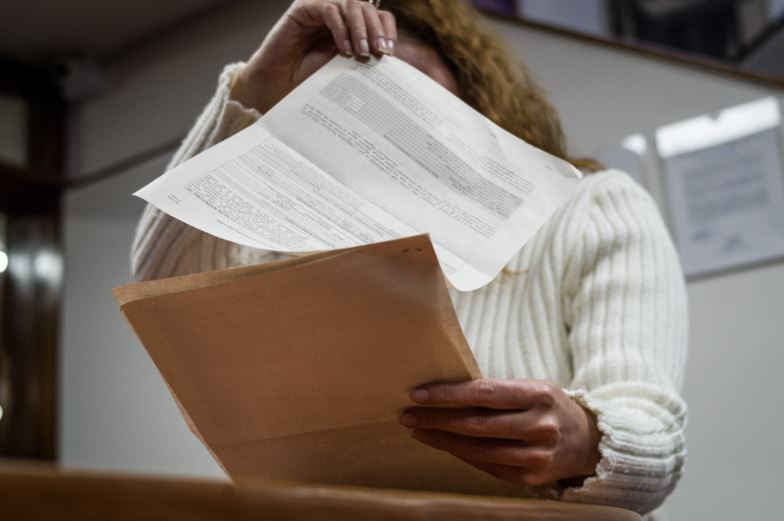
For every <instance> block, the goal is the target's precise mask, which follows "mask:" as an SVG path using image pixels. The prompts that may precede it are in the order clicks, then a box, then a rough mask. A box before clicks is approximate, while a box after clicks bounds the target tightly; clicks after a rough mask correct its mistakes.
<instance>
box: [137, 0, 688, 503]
mask: <svg viewBox="0 0 784 521" xmlns="http://www.w3.org/2000/svg"><path fill="white" fill-rule="evenodd" d="M384 8H385V9H384V10H380V9H377V8H376V7H375V6H373V5H371V4H370V3H368V2H363V1H359V0H296V1H295V2H294V3H293V4H292V5H291V7H290V8H289V9H288V11H287V12H286V14H285V15H284V16H283V17H282V18H281V20H280V21H279V22H278V23H277V24H276V25H275V27H274V28H273V29H272V31H271V32H270V33H269V34H268V35H267V37H266V38H265V40H264V42H263V43H262V44H261V46H260V48H259V49H258V50H257V51H256V53H255V54H254V55H253V56H252V57H251V58H250V60H249V61H248V62H247V63H246V64H234V65H229V66H228V67H227V68H226V69H225V71H224V73H223V74H222V76H221V78H220V82H219V86H218V91H217V93H216V95H215V97H214V98H213V99H212V101H211V102H210V103H209V105H208V106H207V108H206V109H205V111H204V112H203V114H202V115H201V116H200V118H199V119H198V121H197V122H196V125H195V126H194V128H193V130H192V131H191V132H190V134H189V135H188V137H187V139H186V140H185V142H184V143H183V145H182V147H181V148H180V150H179V151H178V153H177V154H176V156H175V158H174V159H173V161H172V164H171V165H170V166H174V165H175V164H177V163H180V162H182V161H184V160H185V159H187V158H189V157H191V156H193V155H195V154H196V153H198V152H200V151H202V150H204V149H205V148H207V147H209V146H211V145H213V144H215V143H217V142H219V141H221V140H222V139H225V138H226V137H228V136H230V135H232V134H233V133H235V132H237V131H239V130H241V129H242V128H244V127H246V126H248V125H250V124H251V123H253V122H254V121H256V120H257V119H258V118H259V117H260V116H261V114H263V113H265V112H266V111H267V110H268V109H270V107H272V106H273V105H274V104H275V103H277V102H278V101H279V100H280V99H282V98H283V97H284V96H285V95H286V94H287V93H288V92H290V91H291V89H292V88H293V87H294V86H296V85H297V84H299V83H300V82H302V81H303V80H304V79H306V78H307V77H308V76H309V75H310V74H312V73H313V72H315V71H316V70H318V69H319V68H320V67H321V66H322V65H324V64H325V63H326V62H327V61H329V60H330V59H331V58H332V57H333V56H334V55H335V54H336V53H342V54H344V55H346V56H354V57H356V58H357V59H360V60H361V59H365V58H367V57H369V56H370V55H371V54H375V55H380V54H384V53H385V54H394V55H396V56H397V57H398V58H400V59H403V60H405V61H407V62H408V63H410V64H411V65H413V66H414V67H417V68H418V69H420V70H421V71H423V72H424V73H426V74H428V75H429V76H430V77H431V78H433V79H434V80H436V81H437V82H439V83H440V84H441V85H442V86H444V87H445V88H446V89H449V90H450V91H452V92H453V93H455V94H456V95H458V96H460V97H461V98H462V99H463V100H465V101H466V102H467V103H469V104H470V105H472V106H473V107H475V108H476V109H477V110H479V111H480V112H482V113H483V114H485V115H486V116H487V117H488V118H490V119H492V120H493V121H495V122H496V123H498V124H499V125H501V126H502V127H504V128H506V129H507V130H509V131H510V132H512V133H514V134H516V135H518V136H519V137H521V138H523V139H525V140H526V141H528V142H529V143H531V144H533V145H535V146H537V147H539V148H542V149H544V150H546V151H548V152H550V153H552V154H554V155H557V156H560V157H564V158H566V152H565V146H564V140H563V136H562V132H561V128H560V125H559V123H558V119H557V116H556V114H555V112H554V110H553V109H552V107H551V106H550V105H549V104H548V102H547V101H546V100H545V98H544V96H543V95H542V93H541V92H540V91H539V89H538V88H537V87H536V86H535V85H534V84H533V83H532V81H531V79H530V77H529V76H528V74H527V73H526V71H525V70H524V69H523V68H522V67H520V66H519V65H517V64H515V63H514V61H513V60H512V59H511V58H510V57H509V56H508V54H507V53H506V51H505V50H504V49H503V47H502V45H501V44H500V43H499V42H498V40H497V39H496V38H495V37H494V36H492V35H491V34H489V33H488V32H487V31H486V30H485V29H483V28H482V27H480V26H479V25H478V23H477V19H478V15H477V13H476V12H474V11H473V10H472V9H471V8H470V7H469V6H468V5H467V4H465V3H463V2H462V1H457V0H396V1H395V0H386V1H385V2H384ZM573 163H575V164H577V165H578V166H581V167H583V168H584V169H586V170H590V169H592V167H593V166H594V165H593V164H592V163H591V162H590V161H586V160H581V161H578V160H574V161H573ZM281 256H282V255H280V254H274V253H272V252H265V251H260V250H254V249H251V248H247V247H243V246H239V245H237V244H231V243H228V242H226V241H223V240H219V239H216V238H214V237H212V236H209V235H206V234H204V233H201V232H199V231H197V230H195V229H193V228H189V227H188V226H186V225H184V224H182V223H180V222H178V221H175V220H173V219H171V218H169V217H167V216H166V215H164V214H162V213H160V212H158V211H157V210H155V209H153V208H151V207H148V208H147V209H146V211H145V213H144V215H143V217H142V220H141V223H140V225H139V229H138V231H137V237H136V240H135V243H134V251H133V267H134V273H135V275H136V277H137V278H138V279H151V278H159V277H167V276H172V275H177V274H183V273H189V272H196V271H205V270H213V269H220V268H225V267H228V266H233V265H239V264H246V263H259V262H266V261H269V260H273V259H275V258H278V257H281ZM451 296H452V300H453V303H454V306H455V309H456V311H457V314H458V317H459V319H460V322H461V325H462V327H463V330H464V332H465V335H466V338H467V339H468V342H469V345H470V346H471V348H472V350H473V351H474V353H475V355H476V358H477V361H478V363H479V366H480V368H481V369H482V372H483V374H485V375H487V377H488V378H487V379H483V380H478V381H473V382H466V383H461V384H442V385H433V386H425V387H423V388H421V389H417V390H415V391H414V392H413V393H412V396H411V398H412V402H413V405H421V406H427V407H417V406H414V407H412V408H411V409H409V410H407V411H406V412H405V413H404V414H403V415H402V416H401V418H400V422H401V423H402V424H403V425H405V426H407V427H411V428H412V429H413V430H412V435H413V436H414V437H415V438H416V439H418V440H420V441H422V442H423V443H426V444H428V445H431V446H432V447H435V448H436V449H440V450H445V451H448V452H450V453H451V454H453V455H454V456H456V457H458V458H461V459H463V460H465V461H466V462H468V463H470V464H472V465H474V466H476V467H478V468H480V469H482V470H484V471H485V472H488V473H489V474H492V475H493V476H496V477H498V478H499V479H503V480H507V481H510V482H512V483H516V484H520V485H526V486H534V487H541V490H543V491H546V492H547V493H549V494H550V495H551V496H556V497H559V498H561V499H563V500H567V501H579V502H591V503H602V504H609V505H616V506H621V507H626V508H629V509H632V510H635V511H637V512H640V513H648V512H651V511H652V510H654V509H655V508H656V507H657V506H659V505H660V504H661V503H662V501H663V500H664V498H665V497H666V496H667V495H668V494H669V493H670V492H671V491H672V489H673V488H674V486H675V484H676V482H677V480H678V478H679V477H680V474H681V470H682V467H683V459H684V454H685V449H684V439H683V426H684V421H685V411H686V408H685V404H684V402H683V400H682V399H681V398H680V396H679V394H678V389H679V387H680V385H681V380H682V375H683V368H684V358H685V353H686V329H687V323H686V299H685V291H684V284H683V277H682V274H681V271H680V268H679V263H678V260H677V258H676V255H675V252H674V249H673V246H672V244H671V241H670V239H669V237H668V235H667V232H666V230H665V227H664V225H663V224H662V221H661V218H660V216H659V214H658V212H657V209H656V207H655V205H654V203H653V202H652V200H651V199H650V197H649V196H648V195H647V194H646V193H645V192H644V191H643V190H642V189H640V188H639V187H638V186H637V185H635V184H634V183H633V182H632V181H630V180H629V178H628V177H627V176H625V175H623V174H621V173H619V172H612V171H605V172H596V173H591V174H589V175H587V176H586V179H585V180H584V181H583V182H582V184H581V188H580V190H579V193H578V194H577V195H576V196H574V197H573V198H572V199H571V200H570V201H569V202H568V203H567V204H566V205H565V206H564V207H562V208H561V209H560V210H559V211H558V212H557V213H556V215H554V216H553V217H552V218H551V219H550V220H549V221H548V223H547V224H546V225H545V226H544V227H543V229H542V230H540V231H539V233H538V234H537V235H536V236H535V237H534V238H533V239H532V240H531V241H530V242H529V243H528V244H527V245H526V246H525V247H524V248H523V250H522V251H521V252H520V253H519V254H518V255H517V256H516V257H515V258H514V259H513V260H512V261H511V262H510V264H509V266H508V267H507V269H506V270H505V272H504V273H503V274H502V275H501V276H499V277H498V278H497V279H496V280H494V281H493V282H492V283H491V284H489V285H488V286H486V287H484V288H482V289H481V290H478V291H474V292H471V293H459V292H457V291H453V290H451Z"/></svg>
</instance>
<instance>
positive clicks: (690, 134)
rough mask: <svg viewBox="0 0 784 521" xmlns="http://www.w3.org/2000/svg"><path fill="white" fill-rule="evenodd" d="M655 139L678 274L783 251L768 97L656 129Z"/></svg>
mask: <svg viewBox="0 0 784 521" xmlns="http://www.w3.org/2000/svg"><path fill="white" fill-rule="evenodd" d="M657 145H658V149H659V154H660V155H661V157H662V165H663V167H664V174H665V179H666V182H667V202H668V207H669V210H670V217H671V222H672V225H673V229H674V231H675V239H676V242H677V244H678V250H679V252H680V254H681V259H682V263H683V268H684V272H685V273H686V275H688V276H699V275H706V274H710V273H715V272H718V271H721V270H726V269H732V268H736V267H740V266H743V265H748V264H752V263H757V262H762V261H766V260H770V259H774V258H778V257H782V256H784V160H783V159H782V136H781V115H780V110H779V104H778V101H777V100H776V99H774V98H765V99H763V100H759V101H756V102H751V103H747V104H744V105H739V106H737V107H732V108H729V109H726V110H724V111H722V112H721V113H719V114H718V115H717V116H715V117H711V116H702V117H699V118H693V119H690V120H686V121H683V122H680V123H676V124H673V125H669V126H667V127H663V128H660V129H659V130H658V131H657Z"/></svg>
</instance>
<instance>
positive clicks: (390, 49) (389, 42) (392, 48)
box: [387, 40, 395, 54]
mask: <svg viewBox="0 0 784 521" xmlns="http://www.w3.org/2000/svg"><path fill="white" fill-rule="evenodd" d="M387 51H388V52H389V54H394V53H395V41H394V40H387Z"/></svg>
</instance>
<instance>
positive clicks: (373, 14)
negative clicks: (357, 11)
mask: <svg viewBox="0 0 784 521" xmlns="http://www.w3.org/2000/svg"><path fill="white" fill-rule="evenodd" d="M362 11H363V14H364V16H365V27H367V32H368V39H369V41H370V45H371V46H372V48H373V51H374V52H375V53H376V54H386V53H387V52H388V51H387V37H386V31H385V30H384V25H383V24H382V23H381V18H380V16H379V10H378V9H377V8H376V7H375V6H373V5H371V4H370V3H369V2H362Z"/></svg>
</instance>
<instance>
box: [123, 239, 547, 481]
mask: <svg viewBox="0 0 784 521" xmlns="http://www.w3.org/2000/svg"><path fill="white" fill-rule="evenodd" d="M114 293H115V297H116V299H117V301H118V302H119V303H120V305H121V308H122V312H123V313H124V314H125V316H126V317H127V319H128V321H129V323H130V324H131V326H132V327H133V329H134V331H135V332H136V334H137V335H138V336H139V338H140V339H141V341H142V343H143V344H144V346H145V347H146V349H147V351H148V352H149V354H150V356H151V357H152V359H153V361H154V362H155V364H156V366H157V367H158V369H159V370H160V372H161V374H162V375H163V377H164V378H165V380H166V382H167V383H168V385H169V387H170V389H171V392H172V394H173V395H174V397H175V398H176V400H177V401H178V403H179V405H180V408H181V410H182V411H183V414H184V415H185V417H186V419H187V420H188V423H189V424H190V427H191V429H192V430H193V431H194V433H195V434H196V435H197V436H199V438H200V439H201V440H202V441H203V442H204V443H205V445H206V446H207V447H208V448H209V449H210V450H211V451H212V453H213V455H214V456H215V458H216V459H217V460H218V461H219V462H220V464H221V465H222V466H223V468H224V469H225V470H226V472H227V473H228V474H229V475H230V476H231V477H232V478H234V479H235V480H236V479H238V478H241V477H243V476H247V477H264V478H272V479H283V480H295V481H306V482H318V483H325V484H336V485H358V486H372V487H386V488H400V489H418V490H431V491H445V492H457V493H476V494H494V495H521V496H530V495H531V494H532V492H531V491H530V490H528V489H525V488H522V487H513V486H510V485H507V484H506V483H504V482H502V481H500V480H497V479H495V478H493V477H491V476H489V475H486V474H484V473H482V472H480V471H478V470H476V469H474V468H473V467H471V466H469V465H467V464H465V463H463V462H461V461H459V460H458V459H456V458H454V457H452V456H449V455H447V454H445V453H442V452H439V451H436V450H434V449H431V448H429V447H426V446H424V445H422V444H420V443H418V442H416V441H415V440H413V439H411V438H410V436H409V433H408V430H407V429H405V428H404V427H402V426H400V425H399V424H398V422H397V418H398V416H399V414H400V413H401V411H402V410H403V409H404V408H405V407H407V406H409V405H411V402H410V401H409V398H408V394H409V392H410V390H411V389H413V388H414V387H416V386H417V385H420V384H423V383H426V382H433V381H460V380H467V379H471V378H476V377H478V376H479V370H478V368H477V366H476V363H475V361H474V358H473V356H472V354H471V351H470V349H469V347H468V345H467V343H466V341H465V338H464V337H463V334H462V331H461V329H460V326H459V323H458V321H457V318H456V316H455V313H454V310H453V308H452V304H451V301H450V299H449V295H448V292H447V288H446V285H445V282H444V279H443V276H442V273H441V270H440V268H439V265H438V262H437V260H436V256H435V253H434V251H433V247H432V245H431V243H430V240H429V238H428V237H427V236H417V237H411V238H406V239H400V240H395V241H390V242H386V243H379V244H373V245H369V246H363V247H357V248H351V249H347V250H340V251H334V252H327V253H319V254H315V255H311V256H306V257H299V258H294V259H290V260H285V261H281V262H275V263H270V264H265V265H258V266H247V267H240V268H234V269H228V270H222V271H216V272H210V273H200V274H194V275H188V276H184V277H176V278H171V279H164V280H158V281H151V282H143V283H139V284H130V285H127V286H123V287H120V288H117V289H115V292H114Z"/></svg>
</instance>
